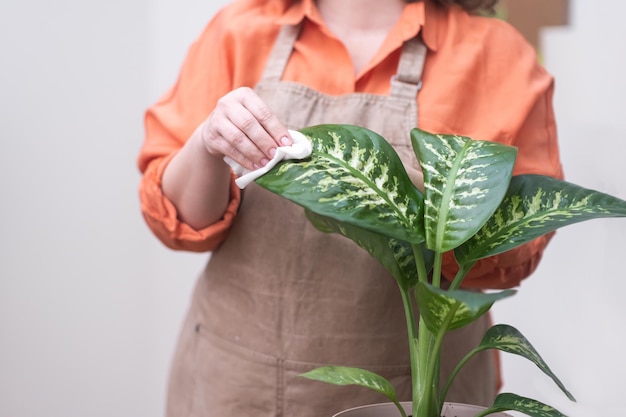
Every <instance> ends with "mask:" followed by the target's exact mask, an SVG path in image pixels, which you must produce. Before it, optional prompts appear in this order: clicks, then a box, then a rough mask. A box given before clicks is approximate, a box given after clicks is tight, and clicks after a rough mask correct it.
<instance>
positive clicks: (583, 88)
mask: <svg viewBox="0 0 626 417" xmlns="http://www.w3.org/2000/svg"><path fill="white" fill-rule="evenodd" d="M224 3H225V0H207V1H200V0H193V1H191V0H188V1H182V2H181V1H178V2H175V1H173V0H152V1H148V0H144V1H139V0H134V1H122V0H110V1H108V2H102V3H91V2H85V1H78V0H60V1H57V2H46V1H43V0H38V1H25V2H18V1H10V0H5V1H3V2H0V190H1V191H2V194H1V197H0V202H1V203H2V204H0V245H1V251H0V417H41V416H46V417H71V416H81V417H82V416H89V417H110V416H158V415H160V414H161V413H162V409H163V394H164V390H165V381H166V375H167V368H168V365H169V359H170V355H171V353H172V348H173V345H174V341H175V337H176V333H177V331H178V325H179V323H180V320H181V318H182V315H183V313H184V309H185V306H186V304H187V297H188V294H189V291H190V288H191V286H192V284H193V281H194V275H195V274H196V273H197V271H198V270H199V269H200V268H201V267H202V264H203V263H204V260H205V256H204V255H192V254H182V253H174V252H171V251H168V250H166V249H165V248H163V247H162V246H161V245H160V244H159V243H158V242H156V240H155V239H154V238H153V237H152V236H151V235H150V233H149V232H148V231H147V229H146V228H145V226H144V225H143V222H142V220H141V218H140V216H139V209H138V204H137V197H136V187H137V182H138V179H139V176H138V174H137V172H136V169H135V157H136V154H137V151H138V149H139V146H140V144H141V140H142V113H143V111H144V109H145V107H146V106H148V105H149V104H150V103H152V102H153V101H154V100H155V99H156V98H157V96H158V95H159V94H161V93H162V92H163V91H164V90H165V89H166V88H167V87H168V86H169V85H170V84H171V83H172V82H173V81H174V78H175V76H176V73H177V71H178V68H179V65H180V63H181V60H182V58H183V56H184V53H185V51H186V49H187V46H188V44H189V43H190V42H191V40H192V39H193V38H194V37H195V35H196V34H197V33H198V31H199V30H200V29H201V27H202V26H203V25H204V24H205V22H206V21H207V20H208V19H209V17H210V16H211V15H212V14H213V13H214V12H215V10H217V8H218V7H219V6H221V5H222V4H224ZM580 3H582V2H581V1H577V2H574V6H575V7H574V16H573V20H574V22H573V23H574V25H573V27H572V28H571V29H570V30H566V31H563V30H558V31H551V32H550V33H548V34H546V37H545V38H544V39H545V41H546V45H545V57H546V65H547V66H548V68H549V69H550V71H551V72H552V73H554V74H555V75H556V77H557V79H558V90H557V97H556V104H557V108H558V117H559V123H560V131H561V138H562V139H561V143H562V151H563V157H564V159H565V164H566V169H567V173H568V175H569V177H570V179H572V180H574V181H576V182H580V183H583V184H585V185H587V186H589V187H591V188H597V189H601V190H603V191H608V192H611V193H614V194H617V195H620V196H621V197H624V198H626V189H625V188H624V187H623V186H622V185H621V178H624V177H625V174H626V173H625V172H624V169H625V168H623V167H621V166H618V164H619V162H620V157H621V155H622V154H623V153H624V146H626V145H623V143H622V141H621V140H620V139H621V138H623V137H624V136H626V135H625V134H626V125H625V123H626V121H625V120H626V118H624V117H623V108H624V107H623V105H622V103H621V101H620V98H621V97H624V96H625V95H624V93H625V91H624V89H625V88H626V83H624V82H623V81H622V78H621V73H620V68H624V67H625V64H626V63H625V62H624V57H621V56H619V54H615V51H621V50H623V48H622V40H623V39H626V33H625V28H624V26H623V25H621V22H620V21H619V20H618V16H623V15H624V12H626V5H624V4H622V3H621V2H619V1H617V0H606V1H605V2H604V3H603V5H597V4H596V5H593V6H591V5H582V4H580ZM602 43H605V44H607V45H608V46H607V48H606V49H609V50H610V49H611V48H612V49H613V55H616V56H611V53H610V52H611V51H609V52H602V51H600V50H599V49H598V45H601V44H602ZM618 60H619V61H618ZM589 146H593V147H594V149H600V150H606V152H603V153H599V154H598V155H597V156H594V155H591V154H589V152H588V151H587V149H589V148H588V147H589ZM609 147H613V149H609ZM625 231H626V221H619V220H615V221H608V222H604V221H595V222H592V223H588V224H585V225H580V226H571V227H570V228H568V229H564V230H563V231H561V232H560V233H559V234H558V235H557V237H556V238H555V240H554V241H553V244H552V245H551V246H550V248H549V250H548V252H547V253H546V259H545V261H544V263H543V264H542V265H541V267H540V270H539V271H538V272H537V274H536V275H535V276H533V277H532V278H531V279H529V281H528V282H527V283H526V284H524V285H523V286H522V288H521V293H520V295H519V296H518V297H515V298H513V299H511V300H510V301H505V302H503V303H502V305H501V306H499V307H498V309H497V311H496V319H497V320H498V321H505V322H510V323H512V324H514V325H516V326H517V327H518V328H519V329H520V330H522V331H523V332H524V333H525V334H527V336H528V337H529V338H530V339H531V341H533V342H534V343H535V345H536V346H537V348H538V349H539V350H540V352H542V354H543V355H544V357H545V359H546V360H547V361H548V363H549V364H551V366H552V367H553V369H554V370H555V371H556V372H557V374H558V375H560V376H561V377H562V379H563V381H564V382H565V383H566V384H567V385H568V386H570V387H571V389H572V390H573V391H574V393H575V394H576V395H577V396H578V397H579V400H580V403H579V405H570V404H568V403H567V402H566V401H562V400H561V397H560V396H559V395H558V394H557V393H556V392H554V393H553V391H551V390H552V388H551V386H550V385H549V383H548V382H546V380H545V378H542V377H541V376H540V375H539V374H538V373H536V372H535V370H534V369H532V368H529V367H528V366H527V365H526V364H525V363H524V362H519V363H518V362H515V361H513V360H510V359H508V358H507V357H505V363H504V366H505V373H506V374H505V377H506V382H507V385H506V387H505V388H507V389H511V390H515V391H517V392H519V393H521V394H526V395H529V396H536V397H538V398H540V399H544V400H546V401H547V402H550V403H553V404H556V405H559V406H561V408H562V409H563V410H564V411H565V410H567V411H569V413H570V414H571V416H573V417H592V416H596V415H605V414H608V412H609V411H615V409H616V407H617V404H618V398H619V397H618V394H619V393H620V392H622V391H623V388H622V387H623V384H622V383H621V381H620V380H619V379H618V378H619V376H618V374H619V373H618V372H616V371H619V370H621V371H625V370H626V369H625V367H624V361H623V359H622V358H621V349H620V345H623V343H624V336H623V334H622V333H621V331H622V329H623V328H624V327H623V324H622V323H621V322H620V318H621V317H624V316H625V315H626V311H625V309H626V307H624V303H620V301H621V300H619V297H618V294H619V291H620V290H622V291H623V290H624V286H626V284H624V283H623V282H622V281H621V279H620V278H621V277H620V268H619V264H618V261H619V259H620V255H621V248H623V247H624V240H622V239H621V236H623V235H624V232H625ZM611 244H617V245H620V246H617V247H616V248H610V245H611ZM593 259H598V260H600V261H601V262H602V265H601V266H599V267H595V268H594V267H591V266H590V265H589V263H588V262H585V264H578V263H577V262H576V261H577V260H585V261H590V260H593ZM570 275H571V277H570ZM620 304H621V305H620ZM590 326H594V328H593V329H592V328H590ZM593 338H596V339H597V341H594V340H593ZM518 371H519V372H520V374H519V375H516V373H517V372H518ZM602 402H606V403H605V404H601V403H602ZM599 410H602V411H604V413H602V412H599Z"/></svg>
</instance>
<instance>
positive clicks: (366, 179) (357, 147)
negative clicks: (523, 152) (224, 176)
mask: <svg viewBox="0 0 626 417" xmlns="http://www.w3.org/2000/svg"><path fill="white" fill-rule="evenodd" d="M300 132H301V133H303V134H304V135H305V136H307V137H308V138H309V139H310V141H311V142H312V145H313V152H312V154H311V156H310V157H308V158H306V159H303V160H290V161H284V162H282V163H280V164H278V165H277V166H276V167H274V168H273V169H272V170H271V171H269V172H268V173H267V174H265V175H264V176H262V177H260V178H258V179H257V183H258V184H260V185H261V186H262V187H265V188H266V189H268V190H270V191H272V192H274V193H277V194H279V195H281V196H283V197H285V198H287V199H289V200H291V201H293V202H295V203H296V204H298V205H301V206H303V207H304V208H305V212H306V216H307V218H308V219H309V221H310V222H311V223H312V224H313V225H314V226H315V227H316V228H318V229H319V230H321V231H323V232H332V233H340V234H342V235H344V236H346V237H348V238H350V239H352V240H353V241H354V242H355V243H356V244H358V245H359V246H361V247H362V248H363V249H365V250H366V251H368V252H369V253H370V254H371V255H372V256H374V257H375V258H376V259H378V261H380V262H381V263H382V265H383V266H385V268H386V269H387V270H388V271H389V272H390V273H391V274H392V275H393V277H394V278H395V280H396V282H397V285H398V288H399V290H400V294H401V300H399V302H402V303H403V305H404V310H405V314H406V322H407V333H408V336H409V345H408V348H409V351H410V358H411V359H410V360H411V374H412V388H413V390H412V402H411V404H410V406H407V405H406V404H400V402H399V401H398V399H397V397H396V394H395V392H394V388H393V387H392V386H391V384H390V383H389V382H388V381H387V380H385V379H384V378H382V377H381V376H379V375H376V374H373V373H371V372H369V371H367V370H362V369H357V368H349V367H342V366H328V367H322V368H318V369H315V370H313V371H310V372H308V373H306V374H304V375H303V376H305V377H307V378H310V379H315V380H319V381H324V382H329V383H333V384H337V385H348V384H356V385H361V386H365V387H368V388H371V389H374V390H376V391H378V392H380V393H382V394H384V395H386V396H387V397H388V398H389V400H390V401H391V402H392V403H394V404H395V405H396V407H397V409H398V410H399V412H400V414H401V415H402V417H406V415H407V411H406V410H405V408H406V409H408V410H410V413H411V415H412V417H438V416H440V415H441V413H442V409H443V407H444V403H445V398H446V392H447V390H448V388H449V387H450V384H451V383H452V380H453V379H454V377H455V375H456V374H457V373H458V371H459V370H460V369H461V368H462V366H463V365H464V363H466V361H467V360H468V359H469V358H470V357H471V356H473V355H474V354H476V353H477V352H480V351H483V350H486V349H498V350H500V351H503V352H508V353H513V354H517V355H521V356H523V357H525V358H527V359H529V360H531V361H532V362H534V363H535V364H536V365H537V366H538V367H539V369H541V370H542V371H543V372H544V373H545V374H547V375H548V376H549V377H550V378H552V380H553V381H554V382H555V383H556V384H557V385H558V386H559V387H560V389H561V390H562V391H563V392H564V393H565V395H567V397H569V398H570V399H571V400H574V397H573V396H572V395H571V394H570V393H569V392H568V391H567V389H566V388H565V387H564V386H563V384H562V383H561V381H559V379H558V378H557V377H556V376H555V375H554V374H553V372H552V371H551V370H550V368H549V367H548V366H547V365H546V363H545V362H544V361H543V359H542V358H541V356H540V355H539V354H538V353H537V352H536V350H535V349H534V348H533V346H532V345H531V344H530V343H529V342H528V340H527V339H526V338H525V337H524V336H523V335H522V334H521V333H520V332H519V331H517V330H516V329H515V328H514V327H511V326H508V325H502V324H500V325H495V326H493V327H492V328H490V329H489V330H488V331H487V332H486V334H485V335H484V337H483V339H482V342H481V343H480V345H479V346H477V347H476V348H475V349H474V350H472V351H471V352H470V353H469V354H468V355H467V356H466V357H465V358H464V359H463V360H462V361H461V362H460V363H459V364H458V365H457V367H456V368H455V370H454V371H453V373H452V375H451V376H450V379H449V380H448V381H442V382H443V383H440V381H439V374H438V370H439V363H440V360H441V359H440V347H441V342H442V340H443V337H444V335H445V334H446V332H448V331H449V330H452V329H456V328H460V327H462V326H464V325H466V324H469V323H471V322H472V321H474V320H476V319H477V318H478V317H480V316H481V315H482V314H485V313H486V312H487V311H488V310H489V309H490V308H491V306H492V305H493V303H494V302H495V301H498V300H500V299H503V298H506V297H510V296H512V295H513V294H514V293H515V291H514V290H504V291H499V292H484V293H477V292H469V291H465V290H463V289H461V284H462V283H463V279H464V278H465V276H466V275H467V273H468V272H469V271H470V270H471V268H472V267H473V266H474V264H475V263H476V262H477V261H478V260H479V259H482V258H485V257H488V256H492V255H496V254H499V253H502V252H505V251H507V250H509V249H512V248H514V247H516V246H519V245H521V244H523V243H526V242H529V241H530V240H532V239H534V238H536V237H539V236H541V235H544V234H546V233H549V232H551V231H553V230H555V229H557V228H559V227H562V226H565V225H568V224H572V223H576V222H581V221H585V220H589V219H593V218H599V217H623V216H626V201H623V200H620V199H618V198H615V197H612V196H610V195H607V194H604V193H600V192H597V191H593V190H588V189H585V188H582V187H580V186H577V185H575V184H571V183H568V182H565V181H561V180H557V179H554V178H551V177H546V176H541V175H520V176H512V172H513V166H514V164H515V159H516V155H517V149H516V148H514V147H511V146H506V145H502V144H498V143H493V142H487V141H480V140H473V139H471V138H468V137H463V136H455V135H438V134H431V133H428V132H425V131H423V130H420V129H413V130H412V131H411V141H412V145H413V149H414V151H415V155H416V156H417V160H418V161H419V163H420V166H421V169H422V172H423V175H424V192H423V193H422V192H421V191H420V190H419V189H418V188H417V187H416V186H415V185H414V184H413V183H412V182H411V180H410V179H409V177H408V175H407V173H406V171H405V169H404V167H403V165H402V163H401V161H400V159H399V157H398V155H397V154H396V152H395V151H394V149H393V148H392V147H391V145H389V144H388V142H387V141H386V140H385V139H384V138H382V137H381V136H379V135H378V134H376V133H375V132H372V131H370V130H367V129H365V128H362V127H358V126H352V125H320V126H313V127H308V128H305V129H302V130H301V131H300ZM448 251H454V255H455V258H456V261H457V262H458V264H459V272H458V274H457V275H456V277H454V279H453V280H452V281H451V283H450V285H449V288H447V289H444V288H442V286H441V283H442V276H441V265H442V254H443V253H445V252H448ZM414 299H415V300H416V301H417V304H418V305H419V307H420V308H419V314H417V313H416V312H415V311H414V307H413V302H412V300H414ZM507 410H515V411H518V412H521V413H524V414H526V415H529V416H548V417H551V416H562V415H563V414H561V413H560V412H559V411H557V410H556V409H554V408H552V407H550V406H547V405H545V404H543V403H541V402H539V401H536V400H533V399H529V398H524V397H521V396H518V395H515V394H509V393H503V394H500V395H499V396H498V397H497V398H496V400H495V402H494V404H493V405H492V406H491V407H489V408H486V409H480V411H476V414H475V415H476V417H482V416H485V415H489V414H493V413H497V412H503V411H507ZM471 415H474V413H472V414H471ZM502 415H504V414H502Z"/></svg>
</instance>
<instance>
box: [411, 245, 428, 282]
mask: <svg viewBox="0 0 626 417" xmlns="http://www.w3.org/2000/svg"><path fill="white" fill-rule="evenodd" d="M411 249H412V250H413V257H414V258H415V267H416V268H417V278H418V280H419V282H424V283H426V282H428V271H426V262H425V261H424V253H423V252H422V246H421V245H411Z"/></svg>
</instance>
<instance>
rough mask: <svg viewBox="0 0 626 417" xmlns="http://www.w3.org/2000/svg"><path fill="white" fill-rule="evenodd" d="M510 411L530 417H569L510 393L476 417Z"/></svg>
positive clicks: (552, 408) (500, 396) (502, 395)
mask: <svg viewBox="0 0 626 417" xmlns="http://www.w3.org/2000/svg"><path fill="white" fill-rule="evenodd" d="M509 410H512V411H518V412H520V413H523V414H526V415H527V416H530V417H567V416H566V415H565V414H563V413H561V412H560V411H559V410H557V409H556V408H554V407H551V406H549V405H546V404H544V403H542V402H540V401H537V400H533V399H531V398H526V397H521V396H519V395H516V394H510V393H502V394H500V395H498V396H497V397H496V399H495V401H494V403H493V405H492V406H491V407H489V408H488V409H487V410H485V411H482V412H480V413H479V414H478V415H477V416H476V417H484V416H487V415H490V414H493V413H500V412H504V411H509Z"/></svg>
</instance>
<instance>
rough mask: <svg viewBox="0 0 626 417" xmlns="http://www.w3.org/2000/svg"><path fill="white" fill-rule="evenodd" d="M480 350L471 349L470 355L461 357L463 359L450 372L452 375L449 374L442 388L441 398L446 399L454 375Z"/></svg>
mask: <svg viewBox="0 0 626 417" xmlns="http://www.w3.org/2000/svg"><path fill="white" fill-rule="evenodd" d="M482 350H483V349H478V348H476V349H473V350H472V351H471V352H470V353H468V354H467V355H465V356H464V357H463V359H461V361H460V362H459V363H458V364H457V365H456V367H455V368H454V369H453V370H452V373H451V374H450V376H449V377H448V380H447V381H446V385H445V386H444V388H443V390H442V392H441V396H442V398H446V396H447V395H448V390H449V389H450V386H451V385H452V381H454V378H456V375H457V374H458V373H459V371H460V370H461V368H463V366H465V364H466V363H467V361H469V360H470V359H471V357H472V356H474V355H475V354H476V353H478V352H480V351H482Z"/></svg>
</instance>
